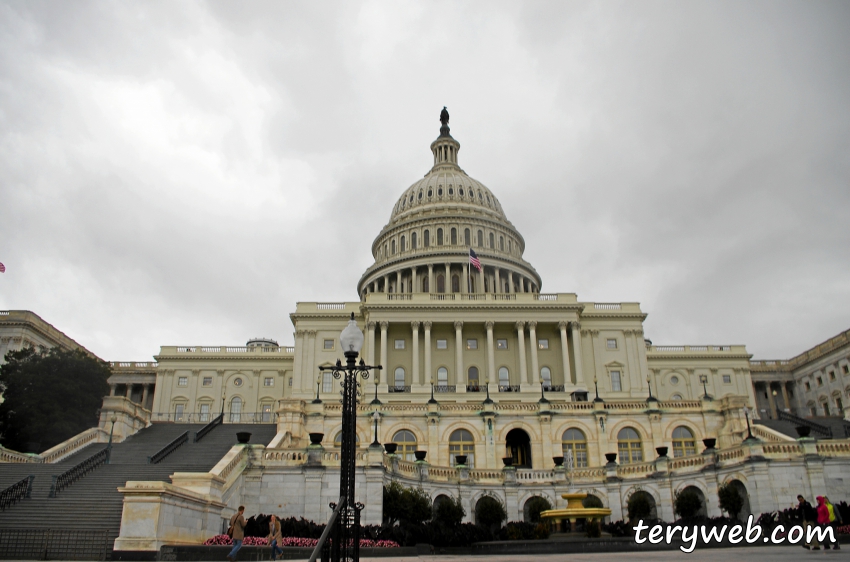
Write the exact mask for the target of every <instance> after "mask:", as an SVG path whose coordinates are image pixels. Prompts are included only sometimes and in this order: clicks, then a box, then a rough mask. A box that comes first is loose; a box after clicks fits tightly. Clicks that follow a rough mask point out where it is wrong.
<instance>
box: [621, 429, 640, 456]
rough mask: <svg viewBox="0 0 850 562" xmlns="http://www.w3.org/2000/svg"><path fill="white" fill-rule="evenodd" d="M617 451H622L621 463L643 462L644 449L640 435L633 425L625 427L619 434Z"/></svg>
mask: <svg viewBox="0 0 850 562" xmlns="http://www.w3.org/2000/svg"><path fill="white" fill-rule="evenodd" d="M617 452H619V453H620V464H632V463H636V462H643V449H642V448H641V444H640V435H639V434H638V432H637V431H635V430H634V429H632V428H631V427H624V428H623V429H621V430H620V433H618V434H617Z"/></svg>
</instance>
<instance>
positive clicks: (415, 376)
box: [410, 320, 422, 384]
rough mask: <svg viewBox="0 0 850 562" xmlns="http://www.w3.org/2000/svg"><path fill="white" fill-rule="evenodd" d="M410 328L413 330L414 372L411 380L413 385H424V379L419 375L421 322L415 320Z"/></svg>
mask: <svg viewBox="0 0 850 562" xmlns="http://www.w3.org/2000/svg"><path fill="white" fill-rule="evenodd" d="M410 327H411V328H412V329H413V372H412V378H411V380H412V381H413V384H422V377H421V376H420V374H419V322H418V321H417V320H414V321H413V322H411V323H410Z"/></svg>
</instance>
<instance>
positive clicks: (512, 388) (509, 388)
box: [499, 384, 519, 392]
mask: <svg viewBox="0 0 850 562" xmlns="http://www.w3.org/2000/svg"><path fill="white" fill-rule="evenodd" d="M499 392H519V385H518V384H500V385H499Z"/></svg>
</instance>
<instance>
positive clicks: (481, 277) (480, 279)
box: [475, 264, 484, 293]
mask: <svg viewBox="0 0 850 562" xmlns="http://www.w3.org/2000/svg"><path fill="white" fill-rule="evenodd" d="M478 283H479V289H478V290H477V291H475V292H476V293H483V292H484V265H483V264H482V266H481V271H479V272H478Z"/></svg>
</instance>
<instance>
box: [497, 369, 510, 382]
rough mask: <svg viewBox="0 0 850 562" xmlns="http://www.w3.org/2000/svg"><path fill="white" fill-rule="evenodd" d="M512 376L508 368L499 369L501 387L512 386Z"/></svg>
mask: <svg viewBox="0 0 850 562" xmlns="http://www.w3.org/2000/svg"><path fill="white" fill-rule="evenodd" d="M510 384H511V374H510V372H508V368H507V367H499V386H510Z"/></svg>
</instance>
